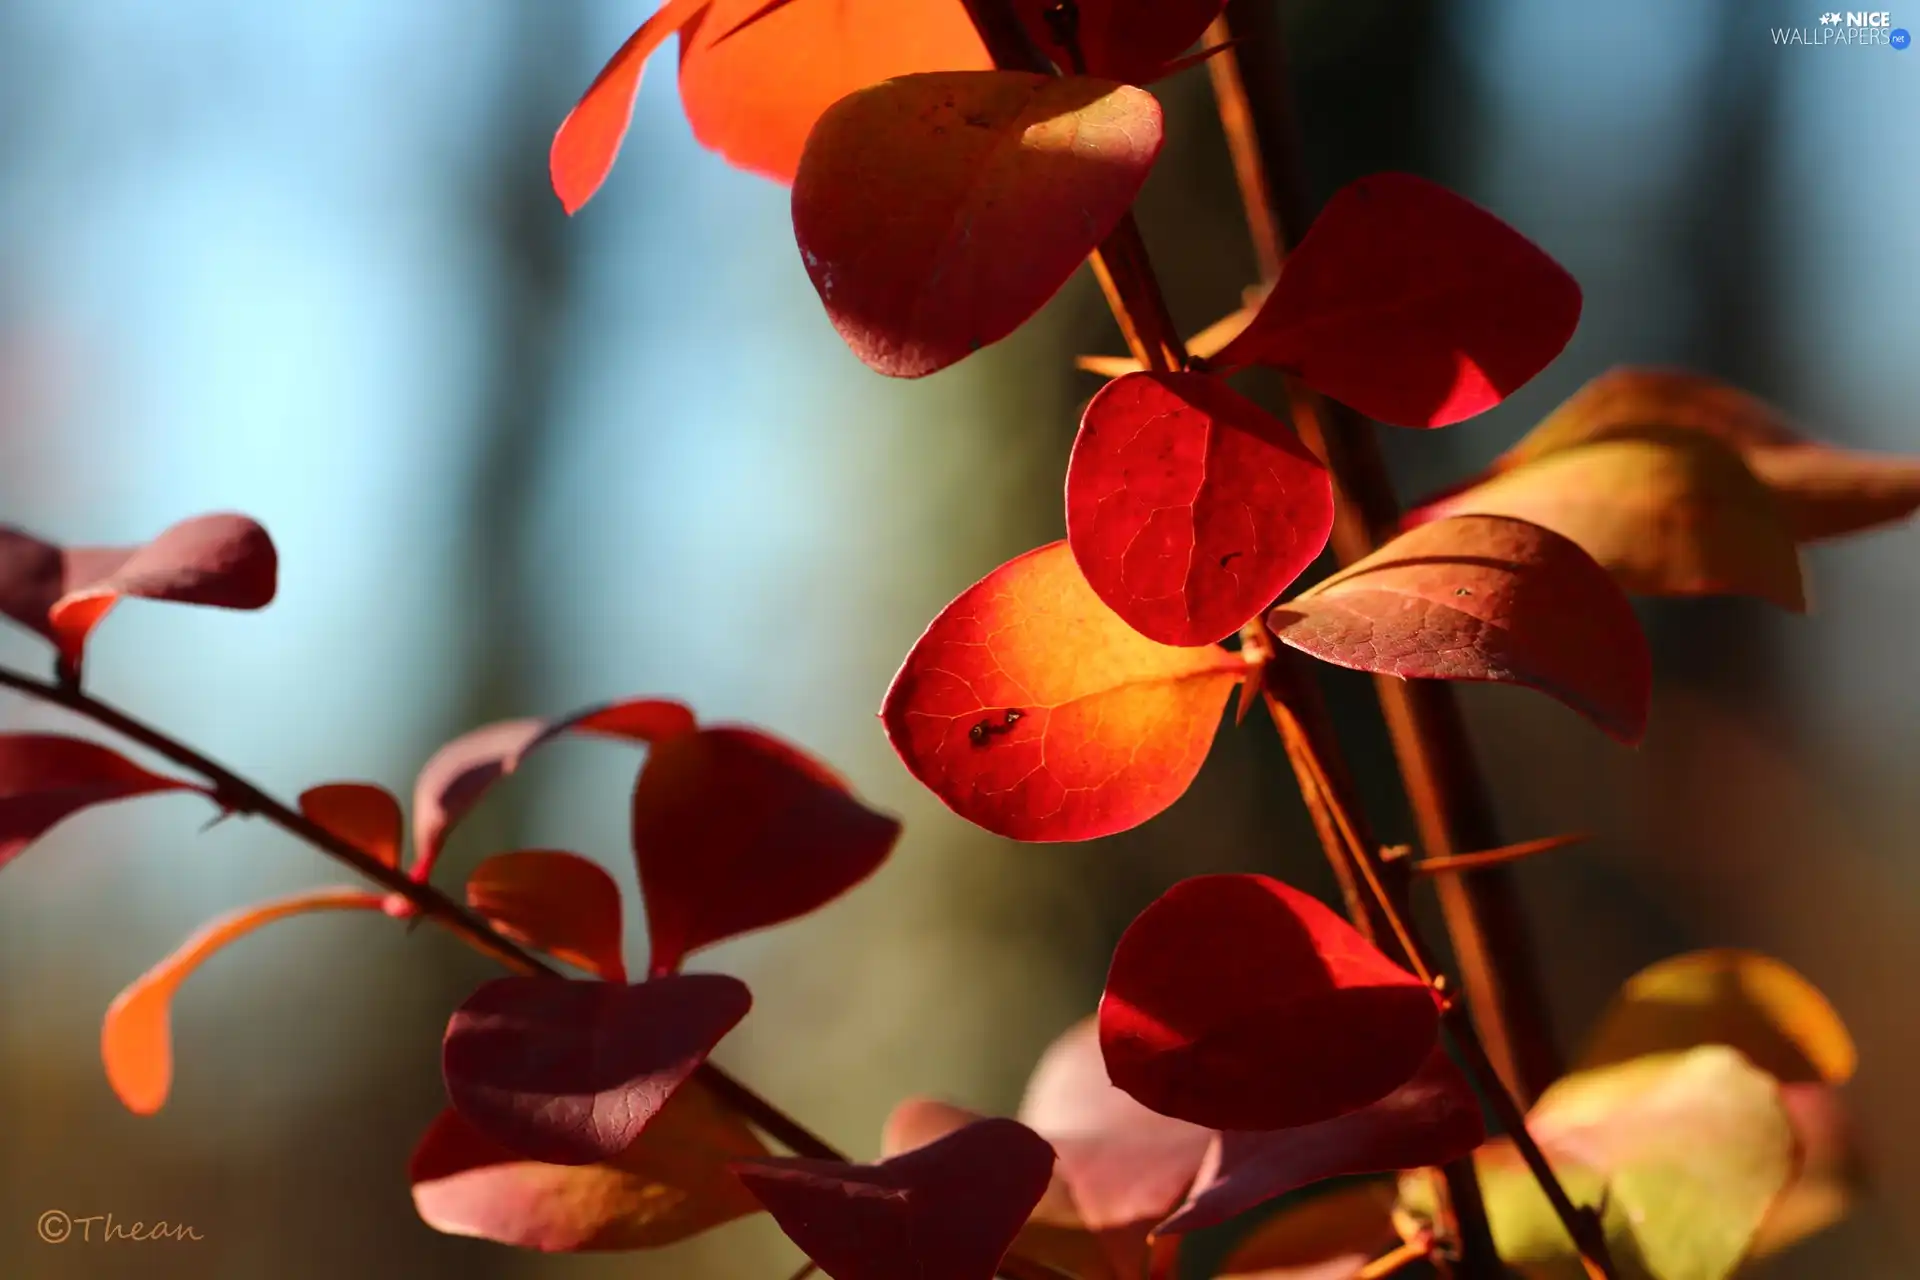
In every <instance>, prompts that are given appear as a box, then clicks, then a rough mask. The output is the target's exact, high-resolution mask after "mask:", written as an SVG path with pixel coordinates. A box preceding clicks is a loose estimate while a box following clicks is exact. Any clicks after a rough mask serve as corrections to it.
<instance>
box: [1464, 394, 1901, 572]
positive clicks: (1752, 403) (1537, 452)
mask: <svg viewBox="0 0 1920 1280" xmlns="http://www.w3.org/2000/svg"><path fill="white" fill-rule="evenodd" d="M1641 427H1670V428H1673V429H1675V430H1680V431H1692V432H1698V433H1700V434H1702V435H1707V436H1712V437H1713V438H1714V439H1717V440H1719V441H1721V442H1722V443H1724V444H1727V445H1730V446H1732V447H1733V448H1734V449H1736V450H1738V451H1739V453H1740V455H1741V457H1742V458H1744V459H1745V460H1746V463H1747V466H1748V467H1749V468H1751V469H1752V471H1753V473H1754V475H1756V476H1757V477H1759V479H1760V481H1761V483H1763V484H1765V485H1766V486H1767V488H1769V489H1770V490H1772V491H1773V495H1774V497H1775V498H1776V499H1778V501H1779V502H1780V505H1781V507H1782V508H1783V509H1784V510H1785V512H1786V515H1787V519H1788V521H1789V522H1790V523H1791V524H1792V526H1793V531H1794V536H1795V537H1796V538H1798V539H1799V540H1800V541H1801V542H1814V541H1818V540H1820V539H1823V538H1836V537H1840V536H1842V535H1844V534H1849V533H1859V532H1861V531H1862V530H1866V529H1872V528H1875V527H1877V526H1879V525H1883V524H1889V523H1892V522H1893V521H1896V520H1902V519H1905V518H1906V517H1907V516H1910V515H1912V514H1913V512H1914V510H1915V509H1916V508H1920V458H1910V457H1902V456H1899V455H1895V454H1883V453H1863V452H1859V451H1857V450H1853V449H1842V448H1839V447H1837V446H1834V445H1830V444H1824V443H1822V442H1820V441H1817V440H1808V439H1806V438H1805V437H1803V436H1802V435H1801V434H1800V433H1799V432H1798V431H1797V430H1795V429H1794V427H1793V425H1792V424H1791V423H1789V422H1788V421H1787V419H1786V418H1785V417H1784V416H1783V415H1782V414H1781V413H1780V412H1779V411H1778V410H1777V409H1775V408H1774V407H1773V406H1772V405H1770V404H1768V403H1766V402H1765V401H1763V400H1761V399H1759V398H1758V397H1756V396H1752V395H1748V394H1747V393H1746V392H1744V391H1742V390H1740V389H1739V388H1737V387H1733V386H1729V385H1728V384H1727V383H1724V382H1721V381H1719V380H1718V379H1715V378H1709V377H1706V376H1704V375H1701V374H1697V373H1688V372H1685V371H1683V370H1679V369H1647V368H1636V367H1632V366H1623V367H1621V368H1617V369H1610V370H1608V371H1607V372H1606V373H1603V374H1601V375H1600V376H1599V377H1597V378H1595V379H1594V380H1593V381H1591V382H1589V383H1587V385H1586V386H1584V387H1582V388H1580V390H1578V391H1576V392H1575V393H1574V394H1573V395H1572V396H1571V397H1569V398H1568V399H1567V401H1566V402H1565V403H1564V404H1562V405H1561V406H1560V407H1559V408H1558V409H1555V410H1554V411H1553V412H1552V413H1551V414H1549V415H1547V417H1546V418H1545V419H1543V420H1542V421H1541V423H1540V425H1539V426H1537V427H1535V428H1534V429H1533V430H1532V431H1530V432H1528V433H1527V435H1526V437H1525V438H1524V439H1522V440H1521V441H1520V443H1518V444H1516V445H1515V446H1514V447H1513V448H1511V449H1509V450H1508V451H1507V452H1506V453H1504V454H1502V455H1501V456H1500V458H1499V459H1498V460H1497V461H1495V463H1494V464H1493V467H1492V468H1491V469H1490V471H1489V473H1488V474H1489V475H1491V474H1497V473H1499V472H1502V471H1510V470H1512V469H1513V468H1515V467H1517V466H1521V465H1523V464H1525V463H1527V462H1531V461H1533V460H1535V459H1538V458H1542V457H1545V456H1546V455H1547V454H1550V453H1553V452H1556V451H1558V450H1561V449H1567V448H1571V447H1573V446H1575V445H1579V444H1585V443H1587V442H1589V441H1593V440H1599V439H1604V438H1605V437H1607V436H1609V435H1613V434H1616V433H1619V432H1621V431H1623V430H1626V431H1632V430H1633V429H1635V428H1641Z"/></svg>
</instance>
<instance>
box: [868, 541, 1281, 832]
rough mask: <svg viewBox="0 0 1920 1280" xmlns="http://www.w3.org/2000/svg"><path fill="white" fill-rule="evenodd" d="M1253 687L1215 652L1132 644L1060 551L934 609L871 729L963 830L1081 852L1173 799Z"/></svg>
mask: <svg viewBox="0 0 1920 1280" xmlns="http://www.w3.org/2000/svg"><path fill="white" fill-rule="evenodd" d="M1247 673H1248V666H1247V664H1246V662H1245V660H1244V659H1242V658H1240V657H1239V656H1238V655H1237V654H1233V653H1229V652H1228V651H1227V650H1225V649H1222V648H1219V647H1218V646H1214V645H1208V646H1204V647H1201V648H1192V649H1185V648H1174V647H1171V646H1168V645H1163V644H1158V643H1156V642H1154V641H1152V640H1149V639H1147V638H1146V637H1145V636H1142V635H1141V634H1139V633H1138V632H1137V631H1135V630H1134V629H1133V628H1132V627H1129V626H1128V625H1127V624H1126V623H1125V622H1124V621H1122V620H1121V618H1120V615H1118V614H1116V613H1115V612H1114V611H1113V610H1111V609H1109V608H1108V607H1107V606H1106V605H1104V604H1102V603H1101V602H1100V599H1099V597H1098V596H1096V595H1095V594H1094V593H1093V589H1092V588H1091V587H1089V586H1088V585H1087V580H1086V578H1085V577H1083V576H1082V575H1081V573H1080V569H1079V567H1078V566H1077V565H1075V564H1074V562H1073V553H1072V551H1071V550H1069V549H1068V547H1067V544H1066V543H1065V542H1055V543H1051V544H1049V545H1048V546H1045V547H1041V548H1040V549H1038V550H1036V551H1029V552H1027V553H1026V554H1025V555H1022V556H1017V557H1015V558H1014V559H1012V560H1009V561H1008V562H1007V563H1006V564H1004V565H1001V566H1000V567H999V568H998V569H995V570H994V571H993V572H992V573H990V574H988V575H987V576H986V577H985V578H982V579H981V580H980V581H979V582H977V583H975V584H974V585H973V586H971V587H969V588H968V589H967V590H966V591H964V592H962V593H961V594H960V596H959V597H958V598H957V599H955V600H954V601H953V603H952V604H949V605H948V606H947V607H946V608H945V609H943V610H942V611H941V612H940V615H939V616H938V617H936V618H935V619H934V620H933V622H932V624H931V625H929V626H928V627H927V630H926V633H925V634H924V635H922V636H921V637H920V639H919V641H918V642H917V643H916V644H915V645H914V647H913V651H912V652H911V653H909V654H908V655H907V659H906V661H905V663H903V664H902V665H901V668H900V671H899V673H898V674H897V675H895V676H894V678H893V685H892V687H891V688H889V689H888V690H887V697H886V701H885V703H884V704H883V705H882V707H881V711H880V714H881V718H882V720H883V722H884V723H885V725H886V730H887V737H888V740H889V741H891V742H892V743H893V749H894V750H895V751H896V752H898V753H899V755H900V758H901V760H902V761H904V762H905V764H906V766H907V768H908V770H909V771H911V772H912V774H913V776H914V777H916V778H918V779H919V780H920V781H921V782H923V783H925V784H926V785H927V787H928V788H930V789H931V790H932V791H933V793H934V794H935V795H937V796H939V797H940V799H941V801H942V802H944V803H945V804H946V805H947V806H948V807H949V808H951V809H952V810H953V811H954V812H956V813H958V814H959V815H960V816H961V817H963V818H966V819H967V820H968V821H970V822H974V823H977V824H979V825H980V826H982V827H985V828H986V829H987V830H989V831H993V832H997V833H999V834H1000V835H1004V836H1011V837H1013V838H1014V839H1016V840H1089V839H1092V838H1093V837H1095V836H1103V835H1111V834H1113V833H1114V832H1116V831H1125V830H1126V829H1127V828H1129V827H1134V826H1138V825H1139V824H1140V823H1142V822H1145V821H1146V820H1147V819H1148V818H1151V817H1153V816H1154V815H1155V814H1157V813H1159V812H1160V811H1161V810H1162V809H1165V808H1166V807H1167V806H1168V805H1170V804H1172V803H1173V802H1174V801H1175V800H1177V799H1179V798H1180V796H1181V794H1182V793H1183V792H1185V791H1186V789H1187V786H1188V784H1189V783H1191V782H1192V781H1193V778H1194V775H1195V774H1197V773H1198V772H1199V771H1200V764H1201V761H1203V760H1204V759H1205V758H1206V754H1207V748H1208V746H1210V745H1211V744H1212V741H1213V735H1214V732H1215V730H1217V729H1218V728H1219V725H1220V715H1221V712H1222V711H1223V710H1224V709H1225V707H1226V702H1227V697H1228V695H1229V694H1230V693H1231V692H1232V691H1233V687H1234V685H1235V684H1237V683H1239V682H1240V681H1241V680H1243V679H1246V678H1247Z"/></svg>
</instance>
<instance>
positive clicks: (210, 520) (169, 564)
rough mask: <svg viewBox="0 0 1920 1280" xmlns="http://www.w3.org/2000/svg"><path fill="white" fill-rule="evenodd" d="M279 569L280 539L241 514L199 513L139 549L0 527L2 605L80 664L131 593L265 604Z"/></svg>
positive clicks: (231, 604)
mask: <svg viewBox="0 0 1920 1280" xmlns="http://www.w3.org/2000/svg"><path fill="white" fill-rule="evenodd" d="M278 576H279V557H278V554H277V553H276V552H275V551H274V547H273V540H272V539H271V538H269V537H268V536H267V531H266V530H265V529H263V528H262V527H261V526H260V525H259V524H258V523H257V522H255V521H253V520H251V519H249V518H247V517H246V516H241V515H231V514H227V513H219V514H215V515H206V516H195V517H193V518H192V519H190V520H182V521H180V522H179V523H178V524H175V525H173V526H171V527H169V528H168V529H166V530H165V531H164V532H162V533H161V534H160V536H159V537H157V538H155V539H153V541H151V542H148V543H145V544H143V545H141V546H137V547H76V548H72V549H63V548H60V547H57V546H55V545H54V544H52V543H49V542H44V541H42V540H40V539H38V538H35V537H34V536H33V535H31V534H28V533H24V532H22V531H20V530H17V529H12V528H5V529H0V612H4V613H6V615H7V616H8V617H11V618H13V619H14V620H15V621H17V622H20V623H21V624H22V625H24V626H28V627H31V628H33V629H34V630H35V631H38V632H39V633H40V634H41V635H44V636H46V637H47V638H48V639H49V640H51V641H53V643H54V646H55V647H56V648H58V649H59V650H60V654H61V657H62V658H64V659H65V660H66V662H67V664H68V665H69V666H71V667H74V668H76V669H77V668H78V667H79V666H80V660H81V654H82V653H83V652H84V651H85V649H86V644H87V637H88V636H89V635H91V634H92V633H93V629H94V628H95V627H96V626H98V625H99V624H100V620H101V619H103V618H105V617H106V616H107V613H108V611H109V610H111V609H112V608H113V606H114V605H115V604H117V603H118V602H119V601H120V600H121V599H122V598H124V597H137V598H141V599H146V600H165V601H171V602H172V603H175V604H197V605H205V606H209V607H212V608H218V609H263V608H265V607H266V606H267V605H269V604H271V603H272V602H273V595H274V589H275V586H276V583H277V581H278Z"/></svg>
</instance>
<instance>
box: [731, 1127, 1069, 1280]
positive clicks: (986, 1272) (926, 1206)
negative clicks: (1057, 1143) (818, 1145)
mask: <svg viewBox="0 0 1920 1280" xmlns="http://www.w3.org/2000/svg"><path fill="white" fill-rule="evenodd" d="M734 1169H735V1172H736V1173H737V1174H738V1175H739V1177H740V1179H741V1181H743V1182H744V1183H746V1186H747V1189H748V1190H749V1191H751V1192H752V1193H753V1194H754V1196H755V1198H757V1199H758V1200H759V1201H760V1203H761V1204H762V1205H764V1206H765V1207H766V1209H767V1211H768V1212H769V1213H771V1214H773V1216H774V1220H775V1221H777V1222H778V1223H779V1224H780V1229H781V1230H782V1231H785V1232H786V1233H787V1236H788V1238H790V1239H791V1240H792V1241H793V1242H794V1243H795V1244H797V1245H799V1246H800V1248H801V1249H802V1250H803V1251H805V1253H806V1255H807V1256H808V1257H809V1258H811V1259H813V1261H814V1262H815V1263H817V1264H818V1265H819V1267H820V1269H821V1270H822V1271H824V1272H825V1273H826V1274H827V1275H829V1276H831V1277H833V1280H899V1278H900V1277H902V1276H912V1277H914V1280H992V1276H993V1274H994V1272H995V1270H996V1269H997V1268H998V1267H999V1265H1000V1260H1001V1258H1002V1257H1003V1256H1005V1254H1006V1251H1007V1247H1008V1246H1009V1245H1010V1244H1012V1242H1013V1239H1014V1237H1015V1236H1016V1235H1017V1234H1018V1233H1019V1231H1020V1227H1021V1224H1023V1223H1024V1222H1026V1220H1027V1215H1028V1214H1029V1213H1030V1212H1031V1211H1032V1209H1033V1206H1034V1205H1035V1204H1036V1203H1037V1202H1038V1201H1039V1199H1040V1196H1041V1194H1042V1193H1043V1192H1044V1191H1045V1190H1046V1188H1047V1182H1048V1179H1049V1177H1050V1176H1051V1174H1052V1170H1053V1148H1051V1147H1049V1146H1048V1145H1047V1143H1046V1141H1045V1139H1043V1138H1041V1137H1040V1136H1039V1135H1038V1134H1036V1133H1034V1132H1033V1130H1031V1129H1029V1128H1027V1127H1026V1126H1025V1125H1022V1124H1020V1123H1018V1122H1016V1121H1013V1120H981V1121H979V1122H977V1123H975V1124H971V1125H968V1126H967V1127H966V1128H964V1129H960V1130H958V1131H956V1132H954V1133H951V1134H949V1135H947V1136H946V1137H944V1138H941V1139H939V1140H938V1141H936V1142H933V1143H931V1144H929V1145H927V1146H924V1147H920V1148H917V1149H915V1150H913V1151H909V1152H906V1153H905V1154H903V1155H898V1156H894V1157H892V1158H891V1159H888V1160H883V1161H881V1162H880V1163H878V1164H842V1163H839V1162H837V1161H832V1160H804V1159H783V1160H748V1161H741V1162H739V1163H737V1164H736V1165H735V1166H734Z"/></svg>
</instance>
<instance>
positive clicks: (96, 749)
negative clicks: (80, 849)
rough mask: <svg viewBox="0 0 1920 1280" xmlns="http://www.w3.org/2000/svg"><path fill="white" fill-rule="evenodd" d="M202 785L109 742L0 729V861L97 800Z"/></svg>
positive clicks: (108, 801)
mask: <svg viewBox="0 0 1920 1280" xmlns="http://www.w3.org/2000/svg"><path fill="white" fill-rule="evenodd" d="M168 791H194V792H198V793H200V794H201V795H204V796H206V797H207V798H208V799H209V800H212V799H214V796H213V793H212V792H210V791H208V790H207V789H206V788H205V787H202V786H199V785H197V784H195V783H192V782H186V781H183V780H181V779H179V778H166V777H162V776H161V775H159V774H157V773H150V772H148V771H147V770H145V769H142V768H141V767H140V766H139V765H137V764H135V763H134V762H133V761H131V760H129V759H127V758H126V757H125V756H123V755H121V754H120V753H119V752H117V751H115V750H113V749H112V748H111V747H103V746H101V745H100V744H99V743H97V742H88V741H87V740H86V739H84V738H69V737H66V736H64V735H62V734H54V733H6V734H0V867H4V866H5V865H6V864H7V863H9V862H11V861H13V859H14V858H15V857H16V856H18V855H19V853H20V851H21V850H23V849H25V848H26V847H27V846H28V845H30V844H32V843H33V842H34V841H35V840H38V839H39V838H40V837H41V836H43V835H45V834H46V833H47V832H48V831H50V830H52V829H53V828H54V827H55V826H57V825H59V823H61V822H62V821H64V820H66V819H67V818H70V817H72V816H73V815H74V814H76V813H79V812H80V811H81V810H83V809H91V808H93V807H94V806H95V805H102V804H112V803H114V802H115V801H117V800H131V799H133V798H134V797H135V796H148V795H155V794H159V793H162V792H168Z"/></svg>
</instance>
